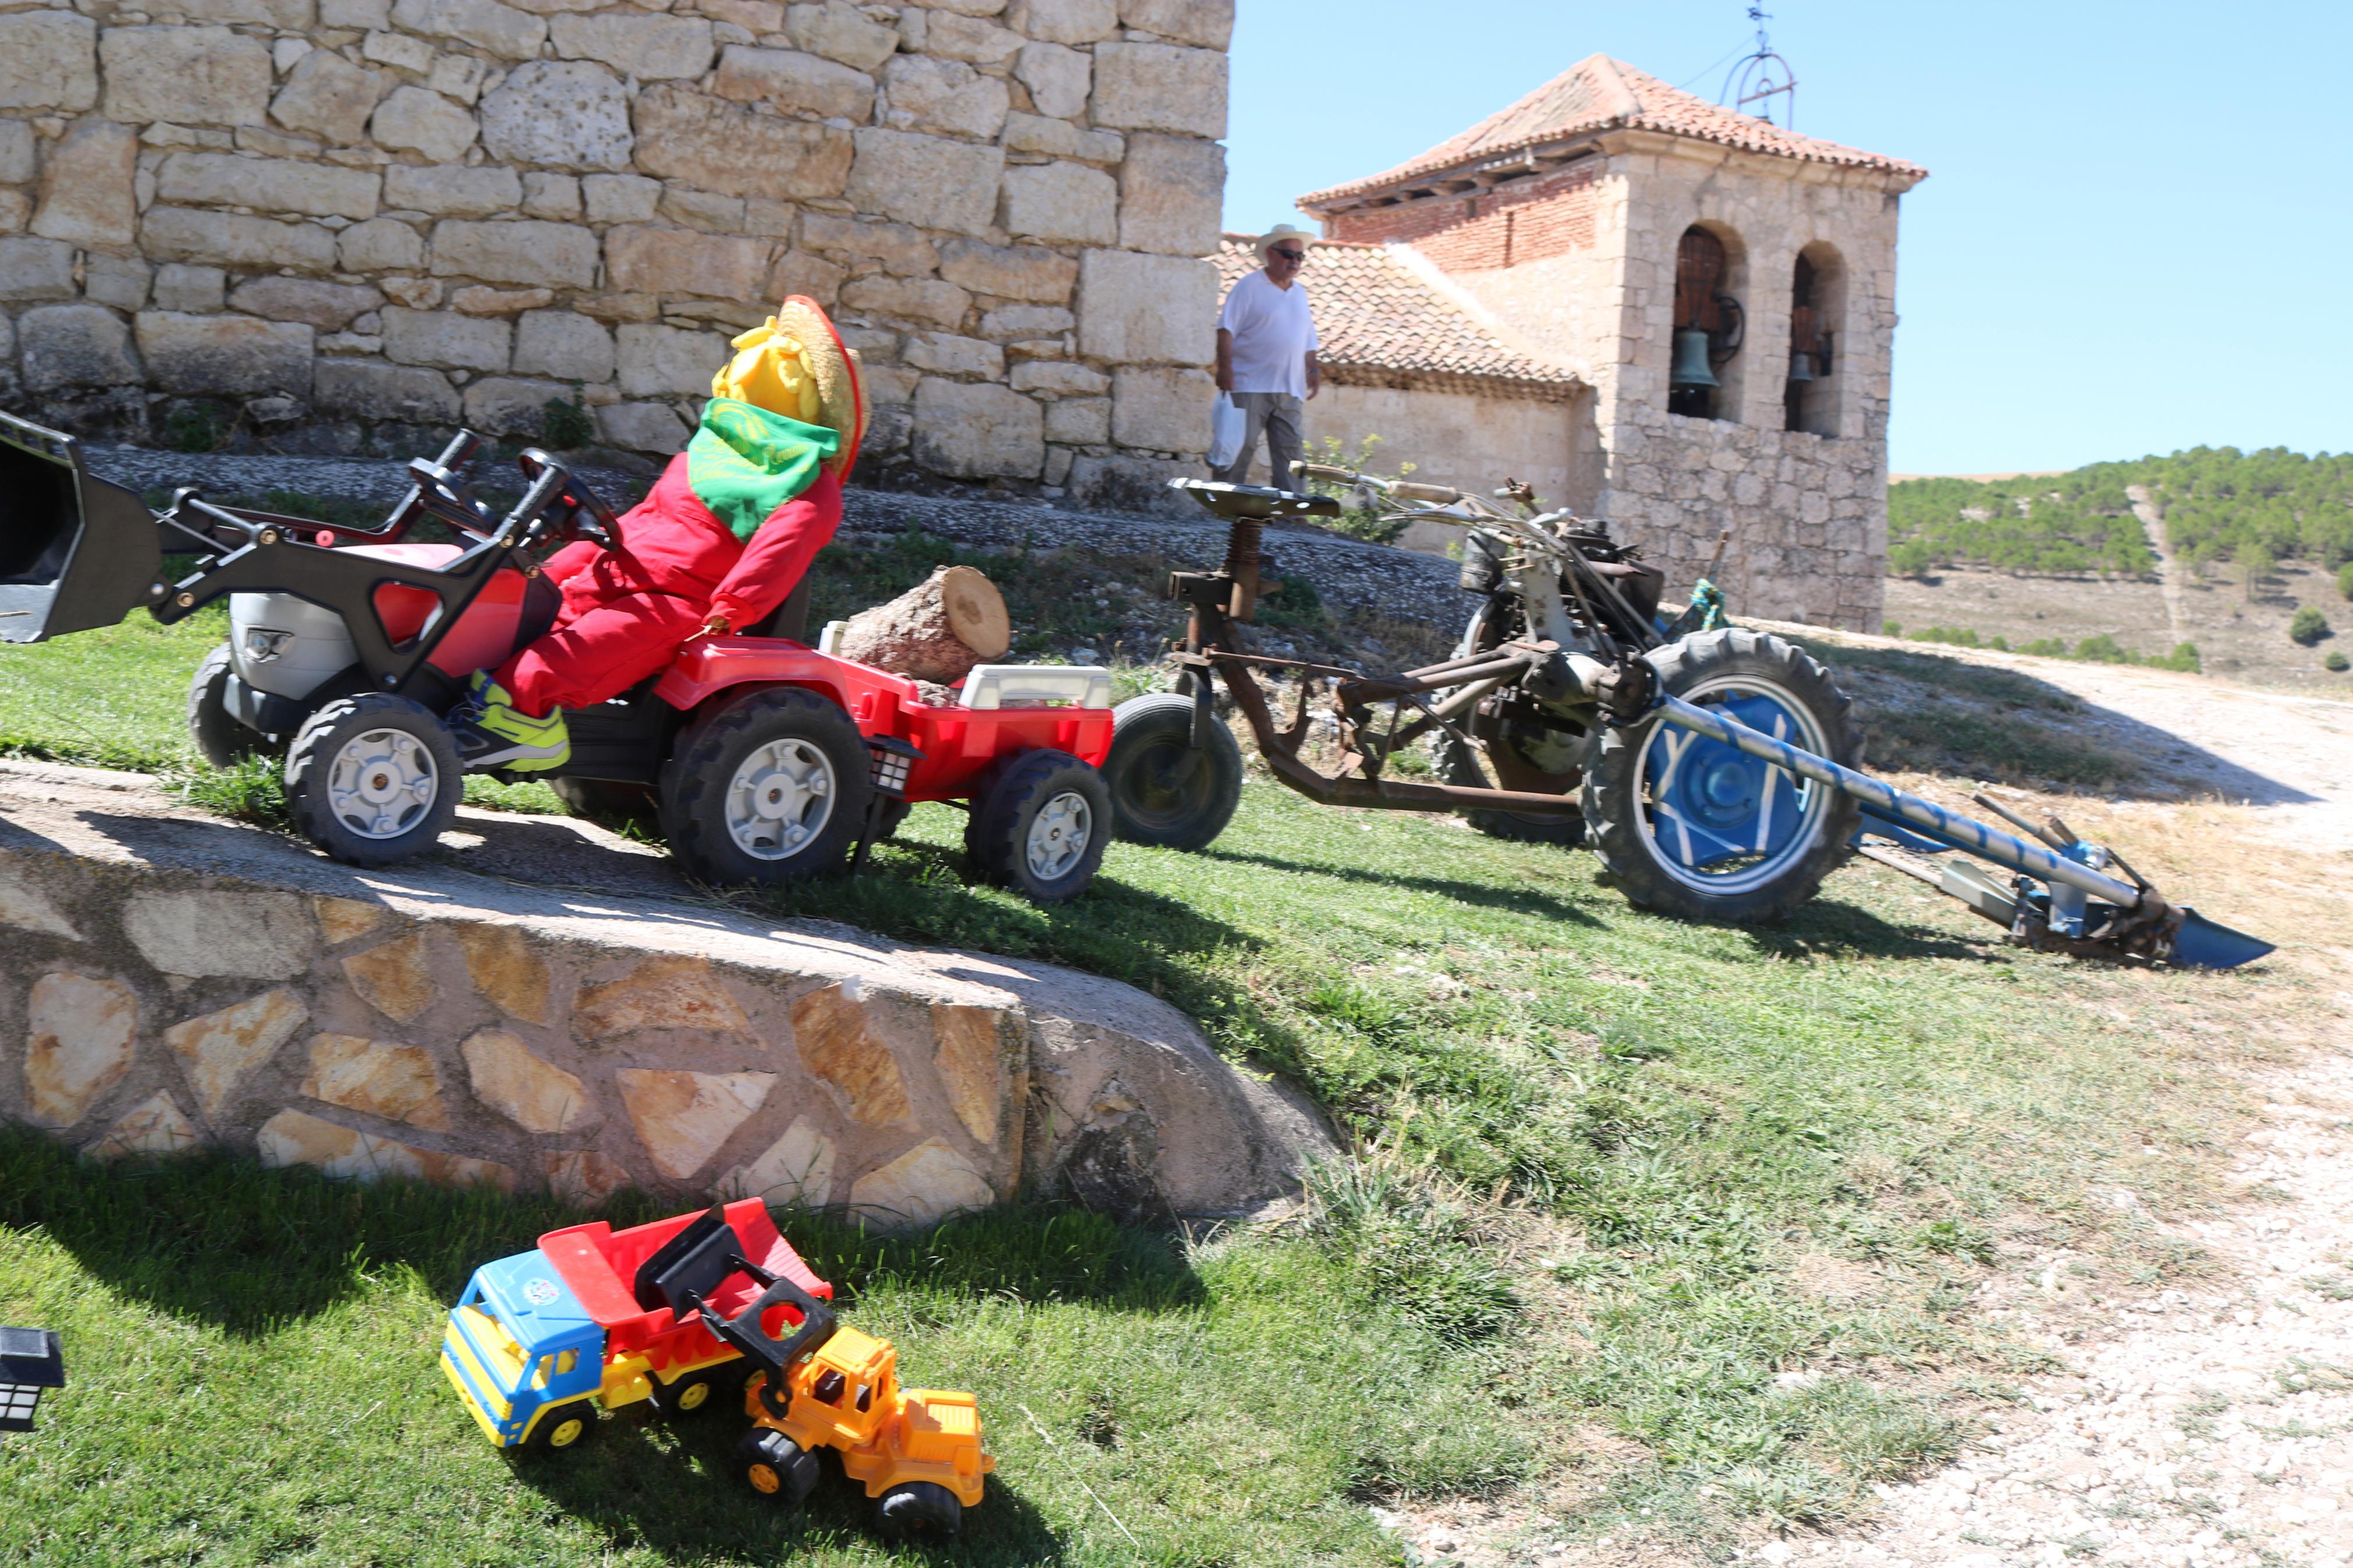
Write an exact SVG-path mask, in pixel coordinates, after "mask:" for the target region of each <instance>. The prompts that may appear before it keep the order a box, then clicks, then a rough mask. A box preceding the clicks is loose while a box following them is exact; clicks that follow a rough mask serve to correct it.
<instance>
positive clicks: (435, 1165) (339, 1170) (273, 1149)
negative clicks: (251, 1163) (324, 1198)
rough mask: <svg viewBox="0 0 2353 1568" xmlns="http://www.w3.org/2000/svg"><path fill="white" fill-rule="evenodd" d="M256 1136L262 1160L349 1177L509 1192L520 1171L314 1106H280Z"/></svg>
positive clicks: (255, 1143) (271, 1163)
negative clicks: (363, 1127)
mask: <svg viewBox="0 0 2353 1568" xmlns="http://www.w3.org/2000/svg"><path fill="white" fill-rule="evenodd" d="M253 1142H254V1147H255V1149H256V1151H257V1152H259V1154H260V1156H261V1163H262V1164H264V1165H265V1166H269V1167H270V1168H272V1169H278V1168H281V1167H284V1166H288V1165H309V1166H311V1167H313V1168H314V1169H316V1170H319V1171H321V1172H322V1173H325V1174H327V1175H330V1176H335V1177H339V1178H342V1179H343V1180H346V1181H363V1182H372V1181H380V1180H382V1179H384V1178H385V1177H388V1176H397V1177H403V1178H406V1179H407V1180H409V1181H416V1182H431V1183H433V1184H436V1185H438V1186H466V1185H471V1184H475V1183H478V1182H486V1183H488V1184H491V1185H492V1186H495V1187H498V1188H500V1189H501V1190H502V1191H505V1192H512V1191H513V1190H514V1185H515V1173H514V1171H513V1170H512V1168H511V1167H509V1166H506V1165H501V1164H500V1163H498V1162H497V1161H495V1160H476V1159H471V1158H469V1157H468V1156H466V1155H463V1154H445V1153H442V1152H439V1151H438V1150H432V1149H419V1148H417V1147H416V1146H414V1145H413V1144H408V1143H403V1142H399V1141H398V1140H396V1139H392V1138H385V1137H380V1136H378V1135H377V1134H375V1133H373V1132H354V1131H352V1130H351V1129H350V1128H348V1127H339V1126H337V1125H336V1124H335V1123H334V1122H332V1121H325V1120H323V1119H322V1118H320V1117H316V1116H312V1115H311V1114H310V1113H309V1112H308V1111H301V1110H281V1111H280V1112H279V1113H278V1114H277V1115H275V1116H273V1117H271V1118H270V1119H269V1121H265V1122H263V1123H262V1124H261V1129H260V1131H258V1132H256V1133H255V1134H254V1139H253Z"/></svg>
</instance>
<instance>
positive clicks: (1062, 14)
mask: <svg viewBox="0 0 2353 1568" xmlns="http://www.w3.org/2000/svg"><path fill="white" fill-rule="evenodd" d="M1005 21H1006V25H1007V26H1009V27H1011V28H1013V29H1014V30H1015V31H1016V32H1018V33H1020V34H1023V35H1024V36H1026V37H1032V38H1039V39H1043V40H1044V41H1045V42H1047V43H1050V44H1092V43H1093V42H1094V41H1095V40H1096V39H1098V38H1108V37H1111V36H1112V35H1113V33H1116V32H1118V31H1119V7H1118V5H1115V4H1114V3H1113V0H1013V3H1012V4H1011V5H1008V6H1007V7H1006V11H1005ZM1155 30H1156V29H1155Z"/></svg>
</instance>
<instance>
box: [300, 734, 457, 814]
mask: <svg viewBox="0 0 2353 1568" xmlns="http://www.w3.org/2000/svg"><path fill="white" fill-rule="evenodd" d="M439 793H440V774H439V771H438V769H437V768H436V767H435V766H434V764H433V753H432V752H429V751H427V749H426V747H425V745H424V743H423V742H420V741H418V740H417V737H416V736H414V735H412V734H410V733H409V732H408V731H406V730H392V729H385V730H368V731H363V732H361V733H360V734H357V735H354V736H353V737H352V738H351V739H350V740H348V741H346V742H343V746H342V748H341V749H340V750H338V751H337V752H335V754H334V757H333V759H332V761H331V762H330V763H328V764H327V806H328V809H329V810H331V811H332V812H333V813H334V814H335V817H336V819H337V820H338V821H340V822H342V823H343V826H345V827H347V828H349V829H351V831H352V832H353V833H355V834H357V835H359V837H362V838H372V839H379V840H380V839H385V838H397V837H400V836H401V835H402V834H403V833H406V832H407V831H408V829H409V828H411V827H413V826H416V824H417V819H418V818H419V817H421V816H424V814H425V813H426V812H427V811H429V810H431V809H432V806H433V801H434V797H435V796H436V795H438V794H439Z"/></svg>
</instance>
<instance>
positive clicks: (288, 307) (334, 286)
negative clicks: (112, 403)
mask: <svg viewBox="0 0 2353 1568" xmlns="http://www.w3.org/2000/svg"><path fill="white" fill-rule="evenodd" d="M228 302H229V304H230V306H231V307H232V308H234V309H236V310H243V311H245V312H246V313H247V314H248V315H254V316H261V317H264V318H266V319H268V320H269V321H297V322H300V323H301V324H302V325H304V326H308V327H311V328H314V329H316V330H317V331H322V332H340V331H343V329H344V328H345V327H348V326H350V325H351V324H352V318H353V317H354V316H357V315H360V314H362V313H363V312H364V311H368V310H375V308H376V307H377V306H379V305H381V304H383V303H384V296H383V295H382V294H380V293H378V292H376V291H375V289H370V288H367V287H365V286H364V285H362V284H356V283H322V282H320V281H319V280H317V279H311V278H254V279H248V280H247V281H246V282H244V283H240V284H239V285H237V292H235V293H234V294H231V295H230V296H229V300H228ZM151 363H152V356H151Z"/></svg>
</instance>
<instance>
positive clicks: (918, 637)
mask: <svg viewBox="0 0 2353 1568" xmlns="http://www.w3.org/2000/svg"><path fill="white" fill-rule="evenodd" d="M1012 633H1013V621H1012V617H1011V616H1008V615H1007V614H1006V613H1005V598H1004V595H1000V594H999V593H997V584H994V583H991V582H990V581H989V580H988V579H987V577H985V576H983V575H981V574H979V573H978V572H976V571H974V570H973V569H972V568H971V567H969V566H943V567H941V568H940V569H939V570H937V571H936V572H934V573H933V574H931V575H930V576H929V577H926V578H924V579H923V581H922V582H921V583H918V584H915V585H914V586H913V587H912V588H910V589H908V590H907V591H906V592H905V593H903V594H902V595H899V596H898V597H897V598H895V599H893V600H892V601H891V602H890V603H889V604H887V605H875V606H874V607H873V608H872V609H871V610H860V611H859V612H858V614H856V615H854V616H850V617H849V624H848V625H846V626H843V627H842V629H841V643H840V651H841V657H842V658H852V659H856V660H857V661H858V662H859V663H860V664H871V665H872V666H874V667H875V668H878V669H887V670H889V671H891V673H892V674H893V675H903V676H906V677H908V678H910V679H914V680H934V681H938V682H939V683H941V684H942V685H949V684H953V683H954V682H955V681H959V680H962V679H964V678H965V675H966V674H967V673H968V672H970V670H971V669H972V667H973V666H974V665H976V664H980V663H982V662H984V661H986V660H988V659H992V658H1003V657H1004V654H1005V650H1006V649H1007V648H1008V647H1012V646H1013V635H1012Z"/></svg>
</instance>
